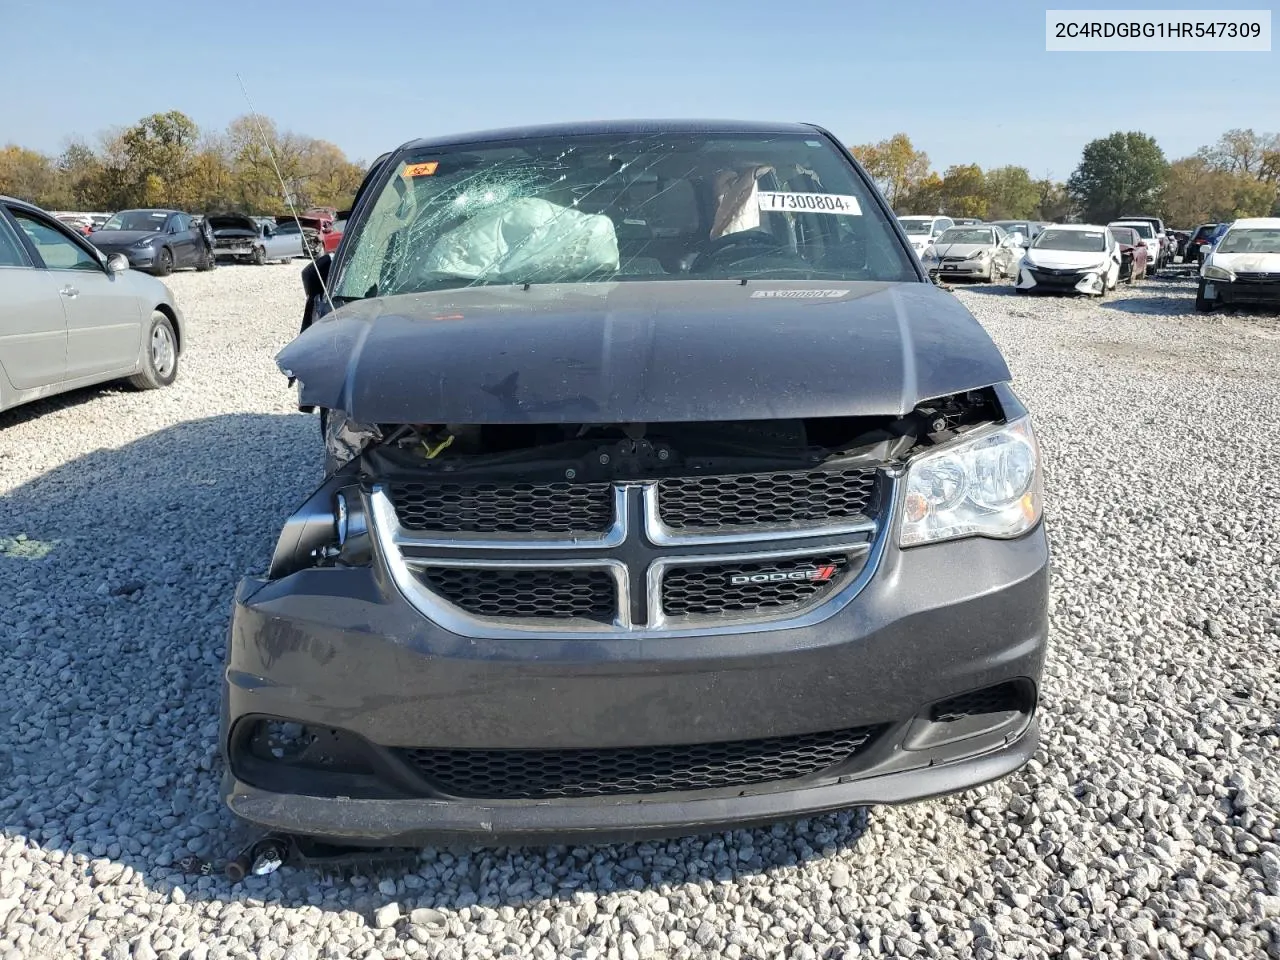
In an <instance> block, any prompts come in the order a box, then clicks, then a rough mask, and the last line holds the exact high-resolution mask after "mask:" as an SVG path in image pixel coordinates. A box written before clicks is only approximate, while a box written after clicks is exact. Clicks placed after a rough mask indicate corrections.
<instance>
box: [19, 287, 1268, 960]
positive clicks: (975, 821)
mask: <svg viewBox="0 0 1280 960" xmlns="http://www.w3.org/2000/svg"><path fill="white" fill-rule="evenodd" d="M169 283H170V285H171V287H172V288H173V290H174V292H175V294H176V295H177V297H178V301H179V303H180V304H181V305H182V307H183V308H184V310H185V311H186V312H187V315H188V317H189V318H190V322H191V331H192V345H191V351H190V353H189V354H188V355H187V356H186V357H185V358H184V361H183V363H184V366H183V369H182V372H181V375H180V378H179V381H178V383H177V384H176V385H175V386H174V387H173V388H171V389H169V390H164V391H157V392H153V393H147V394H138V393H133V392H129V391H128V390H125V389H117V388H103V389H94V390H87V391H81V392H78V393H76V394H73V395H70V396H67V397H62V398H57V399H54V400H51V401H47V402H42V403H39V404H36V405H33V406H31V407H27V408H24V409H20V410H17V411H11V412H9V413H7V414H2V415H0V492H3V493H4V494H5V496H4V498H3V500H0V584H2V585H3V590H4V593H3V596H4V602H3V605H2V606H0V653H2V655H3V657H4V663H3V671H0V685H2V687H0V689H2V690H3V695H2V696H0V721H3V722H4V724H5V726H6V727H7V730H6V736H4V737H3V738H0V778H2V779H0V782H3V784H4V789H3V791H2V792H0V822H2V823H3V836H2V837H0V960H9V958H17V957H23V958H34V957H58V958H62V957H81V956H83V957H108V958H112V960H118V958H126V957H134V958H148V960H153V958H157V957H161V958H192V960H198V958H205V957H208V958H220V957H262V958H266V960H277V958H281V957H284V958H287V960H303V958H317V957H355V958H367V960H375V958H385V960H392V958H396V957H406V956H408V957H412V956H423V957H430V958H437V957H444V958H459V960H460V958H462V957H464V956H465V957H467V958H471V957H487V956H496V955H507V956H511V955H517V954H519V955H528V956H532V957H535V958H552V957H560V956H564V957H584V958H595V957H608V958H621V960H635V958H639V957H660V956H665V957H670V958H685V957H703V956H706V957H727V958H731V960H736V958H740V957H776V956H789V957H796V958H816V957H868V956H908V957H909V956H947V957H965V958H969V957H978V958H990V957H1063V958H1075V960H1083V958H1094V957H1105V956H1117V957H1119V956H1125V957H1149V958H1169V957H1183V956H1193V957H1199V958H1214V957H1263V956H1269V957H1273V958H1276V957H1280V820H1278V817H1277V809H1278V807H1280V760H1277V749H1278V748H1280V697H1278V694H1277V690H1278V684H1277V680H1278V679H1280V678H1278V677H1277V664H1278V663H1280V608H1278V607H1277V600H1276V597H1277V594H1278V593H1280V511H1277V509H1276V506H1275V505H1276V503H1277V501H1278V500H1280V481H1277V479H1276V477H1277V474H1276V471H1275V468H1274V465H1275V462H1276V458H1277V453H1280V450H1278V448H1277V443H1276V437H1277V436H1280V323H1278V322H1277V321H1276V320H1275V319H1274V318H1270V319H1268V318H1261V317H1256V316H1255V317H1249V316H1244V315H1241V316H1233V315H1226V314H1224V315H1218V314H1214V315H1212V316H1209V317H1201V316H1197V315H1195V314H1194V313H1193V312H1192V301H1191V293H1192V291H1191V287H1190V285H1189V284H1188V283H1186V282H1176V281H1168V280H1162V281H1155V282H1151V283H1148V284H1146V285H1145V286H1143V287H1141V288H1140V289H1139V290H1137V291H1132V292H1131V291H1122V292H1121V293H1120V294H1118V295H1116V296H1114V297H1112V298H1111V299H1109V300H1108V301H1107V302H1105V303H1103V304H1096V303H1092V302H1082V301H1074V300H1051V299H1029V298H1021V297H1015V296H1013V295H1012V294H1011V293H1010V292H1009V291H1008V290H1007V289H1000V288H990V289H988V288H983V287H970V288H962V289H961V290H959V291H958V292H957V294H956V295H957V296H959V297H960V298H961V299H962V300H963V301H964V302H965V303H966V304H967V305H969V306H970V308H971V309H973V310H974V312H975V313H976V314H977V315H978V317H979V318H980V319H981V320H982V321H983V322H984V323H985V324H986V325H987V326H988V328H989V329H990V330H991V332H992V334H993V335H994V336H995V338H996V340H997V341H998V342H999V343H1000V344H1001V346H1002V347H1003V348H1004V350H1005V351H1006V355H1007V356H1008V358H1009V362H1010V364H1011V366H1012V367H1013V370H1014V372H1015V375H1016V377H1017V382H1018V389H1019V390H1020V392H1021V394H1022V396H1023V397H1024V398H1025V400H1026V401H1027V403H1028V405H1029V406H1030V407H1031V409H1032V410H1033V412H1034V413H1035V414H1036V416H1037V417H1038V425H1039V430H1040V435H1041V438H1042V441H1043V445H1044V448H1045V451H1046V455H1047V460H1048V465H1049V475H1048V496H1049V504H1050V523H1051V525H1052V526H1051V535H1052V538H1053V543H1054V551H1055V577H1054V612H1053V621H1054V650H1053V653H1052V656H1051V659H1050V663H1049V667H1048V674H1047V677H1046V690H1045V704H1044V713H1043V716H1044V727H1045V739H1044V746H1043V749H1042V751H1041V753H1040V755H1039V757H1038V758H1037V759H1036V760H1035V761H1033V762H1032V763H1031V764H1030V765H1029V766H1028V767H1027V768H1026V769H1025V770H1024V771H1023V772H1021V773H1020V774H1018V775H1016V776H1014V777H1012V778H1010V779H1008V780H1006V781H1004V782H1003V783H1000V784H997V785H994V786H991V787H988V788H985V789H982V790H977V791H974V792H971V793H969V794H965V795H963V796H959V797H953V798H949V799H944V800H939V801H934V802H930V803H925V804H919V805H915V806H911V807H906V808H901V809H887V808H877V809H874V810H872V811H870V813H869V814H868V813H867V812H865V811H853V812H849V813H845V814H840V815H834V816H826V817H821V818H816V819H812V820H807V821H801V822H798V823H788V824H782V825H778V826H775V827H773V828H771V829H762V830H754V831H741V832H735V833H732V834H721V835H715V836H705V837H698V838H691V839H684V840H676V841H671V842H657V843H648V844H639V845H631V846H612V847H598V848H553V849H539V850H528V849H520V850H509V849H503V850H491V851H471V852H467V851H452V852H450V851H445V850H426V851H424V852H423V853H422V855H421V860H420V863H419V865H418V868H417V869H416V871H414V872H405V871H403V870H401V871H398V872H394V873H383V874H381V875H378V876H374V877H371V878H364V877H357V878H355V879H354V880H352V881H348V882H340V883H329V882H326V881H324V880H322V879H321V878H318V877H316V876H314V875H311V874H308V873H304V872H299V871H294V870H291V869H284V870H281V871H279V872H277V873H275V874H273V875H271V876H269V877H265V878H254V879H250V880H249V881H247V882H245V883H244V884H241V885H236V886H232V885H230V884H228V883H227V882H226V881H224V880H223V879H222V878H221V875H220V874H219V875H217V876H206V877H198V876H189V875H186V874H184V873H183V872H182V871H181V870H180V869H179V866H178V863H179V861H180V860H181V859H182V858H183V857H184V856H186V855H188V854H189V853H196V854H199V855H201V856H202V857H204V858H206V859H208V860H210V861H216V862H217V863H218V864H219V865H220V864H221V862H222V861H223V860H224V859H225V857H226V856H227V855H228V854H230V853H232V852H233V850H234V847H235V844H236V843H237V841H238V840H239V839H240V838H242V837H243V832H242V831H241V829H240V828H239V827H238V826H236V825H235V824H233V823H232V822H231V820H230V818H229V817H228V816H227V814H225V813H224V812H223V809H222V808H221V806H220V804H219V802H218V798H217V769H218V761H217V759H216V756H215V731H216V725H217V690H218V686H217V684H218V671H219V664H220V662H221V658H222V654H223V650H222V644H223V637H224V634H225V631H226V626H227V615H228V610H229V606H230V597H231V593H232V590H233V588H234V584H235V582H236V580H237V578H238V577H239V576H240V575H241V574H242V573H243V572H244V571H245V570H247V569H261V567H262V565H263V564H264V562H265V559H266V557H267V556H268V553H269V550H270V547H271V544H272V542H273V538H274V535H275V532H276V530H277V528H278V524H279V523H280V521H281V520H282V519H283V518H284V516H285V515H286V512H287V511H288V510H289V509H290V507H291V506H293V505H294V504H295V503H296V502H298V501H299V500H300V499H301V497H302V496H303V495H304V494H305V493H307V492H308V491H309V489H310V486H311V485H312V483H313V481H314V479H315V478H316V476H317V475H318V472H319V469H320V459H319V449H318V442H317V441H318V437H317V431H316V427H315V422H314V420H312V419H311V418H309V417H306V416H302V415H299V414H297V413H296V412H294V411H293V410H292V400H293V395H292V392H291V391H290V390H289V389H287V387H286V384H285V381H284V379H283V378H282V377H281V376H279V375H278V374H277V373H276V371H275V368H274V365H273V363H272V361H271V357H272V355H273V353H274V352H275V350H276V349H277V348H279V347H280V346H281V345H283V344H284V343H285V342H287V341H288V339H289V338H290V337H291V336H292V335H293V333H294V332H295V330H296V326H297V319H298V316H299V314H300V306H301V296H300V291H299V289H298V287H299V285H298V282H297V267H296V266H294V267H290V266H271V267H263V268H252V267H242V268H236V267H231V268H226V269H220V270H218V271H216V272H214V273H212V274H194V273H182V274H179V275H176V276H174V277H172V278H170V280H169Z"/></svg>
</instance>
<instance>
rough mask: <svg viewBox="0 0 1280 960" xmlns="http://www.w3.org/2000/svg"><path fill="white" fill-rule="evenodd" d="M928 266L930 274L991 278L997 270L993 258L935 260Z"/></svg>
mask: <svg viewBox="0 0 1280 960" xmlns="http://www.w3.org/2000/svg"><path fill="white" fill-rule="evenodd" d="M928 267H929V273H930V274H936V275H937V276H940V277H978V278H981V279H984V280H990V279H991V277H992V275H993V274H994V272H995V268H994V265H993V263H992V261H991V260H962V261H960V262H946V261H941V262H939V261H934V262H931V263H929V264H928Z"/></svg>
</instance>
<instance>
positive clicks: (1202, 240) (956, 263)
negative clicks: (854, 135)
mask: <svg viewBox="0 0 1280 960" xmlns="http://www.w3.org/2000/svg"><path fill="white" fill-rule="evenodd" d="M899 222H900V223H901V224H902V226H903V229H904V232H906V233H907V235H908V237H909V238H910V239H911V241H912V249H914V250H915V251H916V252H917V253H918V254H919V255H920V259H921V261H922V264H923V266H924V267H925V268H926V269H927V270H928V272H929V274H930V276H931V277H933V278H934V279H936V280H961V279H967V280H985V281H988V282H992V283H994V282H998V281H1002V280H1003V281H1011V282H1012V283H1013V286H1014V289H1015V291H1017V292H1018V293H1030V292H1037V293H1040V292H1060V293H1078V294H1086V295H1091V296H1097V297H1102V296H1106V294H1107V293H1109V292H1110V291H1112V290H1114V289H1115V288H1116V287H1117V285H1119V284H1120V283H1126V282H1127V283H1133V282H1134V281H1137V280H1142V279H1144V278H1146V277H1150V276H1155V275H1156V274H1157V273H1159V272H1160V271H1162V270H1164V269H1165V268H1166V267H1169V266H1171V265H1172V264H1174V263H1175V262H1178V261H1179V260H1180V261H1182V262H1184V263H1187V264H1191V263H1196V264H1197V265H1198V271H1199V275H1200V276H1199V287H1198V291H1197V295H1196V308H1197V309H1198V310H1200V311H1202V312H1206V311H1209V310H1213V309H1214V308H1215V307H1217V306H1219V305H1223V304H1261V305H1276V304H1280V219H1277V218H1252V219H1242V220H1236V221H1234V222H1232V223H1222V224H1205V225H1202V226H1201V227H1200V228H1198V229H1197V230H1196V231H1194V233H1179V232H1176V231H1170V230H1166V228H1165V226H1164V223H1163V222H1162V221H1161V220H1160V218H1158V217H1146V216H1130V217H1125V218H1122V219H1120V220H1115V221H1112V222H1111V223H1109V224H1106V225H1105V226H1103V225H1092V224H1052V223H1035V222H1027V221H996V222H991V223H984V222H981V221H974V222H968V223H964V224H956V223H954V222H953V221H951V220H950V219H949V218H945V217H900V218H899Z"/></svg>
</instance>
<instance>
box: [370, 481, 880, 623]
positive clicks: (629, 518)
mask: <svg viewBox="0 0 1280 960" xmlns="http://www.w3.org/2000/svg"><path fill="white" fill-rule="evenodd" d="M659 483H660V481H658V480H639V481H619V482H617V483H615V484H614V486H613V523H612V525H611V526H610V527H609V529H608V530H607V531H605V532H604V533H601V534H598V535H591V536H560V535H550V534H521V535H518V536H516V535H510V534H456V533H449V532H444V531H422V530H409V529H406V528H405V527H404V526H403V525H402V524H401V523H400V520H399V517H398V516H397V514H396V510H395V506H394V504H393V502H392V500H391V497H390V494H389V491H388V489H387V486H386V485H385V484H382V483H376V484H374V486H373V487H372V488H371V489H370V491H369V492H368V493H367V494H366V497H367V506H368V513H369V518H370V530H371V532H372V534H373V537H374V541H375V543H376V545H377V552H378V555H379V556H380V558H381V560H382V562H383V563H385V565H386V567H387V570H388V572H389V574H390V576H391V579H392V581H393V582H394V583H395V585H396V587H397V589H398V590H399V591H400V593H401V594H402V595H403V596H404V598H405V599H406V600H407V601H408V602H409V603H410V604H411V605H412V606H413V607H414V608H415V609H417V610H418V611H419V612H420V613H421V614H422V615H423V616H425V617H427V618H428V619H430V620H431V621H433V622H434V623H436V624H438V625H440V626H442V627H444V628H445V629H447V630H449V631H451V632H453V633H457V634H459V635H462V636H467V637H475V638H491V639H519V638H531V639H532V638H536V637H538V636H549V635H555V636H560V637H564V638H567V639H618V638H622V637H636V638H644V637H662V636H672V635H680V636H690V635H714V634H731V633H745V632H757V631H765V630H775V629H781V628H786V627H798V626H809V625H812V624H814V623H820V622H822V621H823V620H826V619H827V618H829V617H831V616H833V615H834V614H835V613H836V612H838V611H839V610H841V609H843V608H844V607H845V606H846V605H847V604H848V603H849V602H850V601H851V600H852V599H853V598H854V597H855V596H856V595H857V594H858V593H859V592H860V591H861V590H862V588H863V587H864V586H865V585H866V583H867V582H868V581H869V580H870V578H871V577H872V576H873V575H874V573H875V571H876V569H877V567H878V565H879V562H880V558H881V556H882V554H883V552H884V549H885V546H886V541H887V539H888V531H889V530H890V529H891V528H892V525H893V516H894V513H895V500H896V496H897V485H898V484H897V472H895V471H891V470H884V469H882V470H880V471H878V477H877V497H876V499H877V500H878V503H879V507H878V510H877V516H874V517H873V516H866V515H863V516H858V517H849V518H847V519H843V520H839V521H835V520H827V521H824V522H821V523H804V524H790V525H770V524H761V525H758V526H747V527H743V526H738V527H725V528H688V529H686V530H678V529H673V528H671V527H668V526H666V525H665V524H664V523H662V521H661V505H660V491H659ZM832 556H841V557H843V558H844V565H843V567H842V574H841V577H840V578H839V582H838V583H836V584H835V585H834V586H833V587H832V588H831V589H830V590H826V591H823V592H822V594H821V596H819V597H817V598H816V599H814V600H813V601H812V602H804V603H798V604H795V605H793V606H783V607H762V608H761V609H759V610H752V611H750V612H749V613H744V612H741V611H739V612H733V613H731V614H730V613H726V614H719V615H717V614H698V615H684V616H668V615H667V614H666V613H665V612H664V611H663V609H662V596H663V582H664V578H665V576H666V575H667V573H668V571H670V570H673V569H681V568H688V567H698V566H717V565H732V564H738V563H756V562H767V561H774V560H777V561H786V560H791V561H794V560H795V559H797V558H805V557H813V558H814V562H818V560H819V559H824V560H825V559H826V558H830V557H832ZM450 567H452V568H459V567H470V568H481V569H491V570H501V569H511V570H521V569H522V570H526V571H528V570H556V569H559V570H569V569H577V570H598V571H601V572H603V573H607V574H608V575H609V576H611V577H612V578H613V580H614V584H615V587H616V592H615V595H616V599H617V610H616V613H615V616H614V617H613V619H612V622H611V623H602V622H600V621H599V620H586V619H572V618H554V617H537V618H529V617H526V618H523V619H522V618H519V617H515V616H501V617H491V616H477V615H474V614H472V613H468V612H467V611H465V610H462V609H461V608H459V607H457V606H455V605H454V604H452V603H450V602H449V601H448V600H446V599H445V598H444V597H442V596H441V595H440V594H438V593H437V592H435V591H433V590H432V589H430V587H429V586H428V582H429V578H428V577H427V576H425V574H426V572H427V571H429V570H431V569H432V568H450Z"/></svg>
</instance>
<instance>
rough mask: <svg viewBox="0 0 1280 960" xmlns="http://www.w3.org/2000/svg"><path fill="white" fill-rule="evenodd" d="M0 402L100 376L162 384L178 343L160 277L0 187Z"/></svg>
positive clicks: (2, 405) (180, 332)
mask: <svg viewBox="0 0 1280 960" xmlns="http://www.w3.org/2000/svg"><path fill="white" fill-rule="evenodd" d="M0 303H2V304H4V309H3V311H0V410H6V409H8V408H9V407H15V406H17V405H18V404H20V403H27V402H29V401H31V400H36V399H38V398H40V397H46V396H49V395H50V394H55V393H62V392H64V391H67V390H74V389H76V388H77V387H85V386H89V385H90V384H94V383H103V382H106V381H108V380H122V379H128V381H129V382H130V383H131V384H132V385H133V386H135V387H138V388H139V389H144V390H146V389H152V388H155V387H167V386H168V385H169V384H171V383H173V381H174V379H175V378H176V377H177V376H178V357H179V355H180V354H181V352H182V349H183V347H185V346H186V335H185V333H186V331H185V329H184V327H183V323H182V314H181V313H179V312H178V308H177V306H176V305H175V304H174V302H173V296H172V294H170V293H169V289H168V288H167V287H166V286H165V285H164V284H163V283H161V282H160V281H159V280H156V279H154V278H153V277H149V276H146V275H145V274H142V273H139V272H137V271H136V270H130V269H129V261H128V260H126V259H125V258H124V256H122V255H120V254H116V255H114V256H111V257H107V256H105V255H104V254H103V253H101V252H100V251H99V250H98V249H96V248H95V247H94V246H93V245H92V244H91V243H89V242H88V241H87V240H85V239H84V238H83V237H81V236H79V235H78V234H76V233H75V231H73V230H70V229H68V228H67V227H66V226H65V225H64V224H62V223H60V222H58V221H57V220H55V219H54V218H53V217H52V216H50V215H49V214H47V213H45V212H44V211H43V210H41V209H40V208H38V207H33V206H32V205H31V204H29V203H23V202H22V201H20V200H11V199H9V198H8V197H0Z"/></svg>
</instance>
